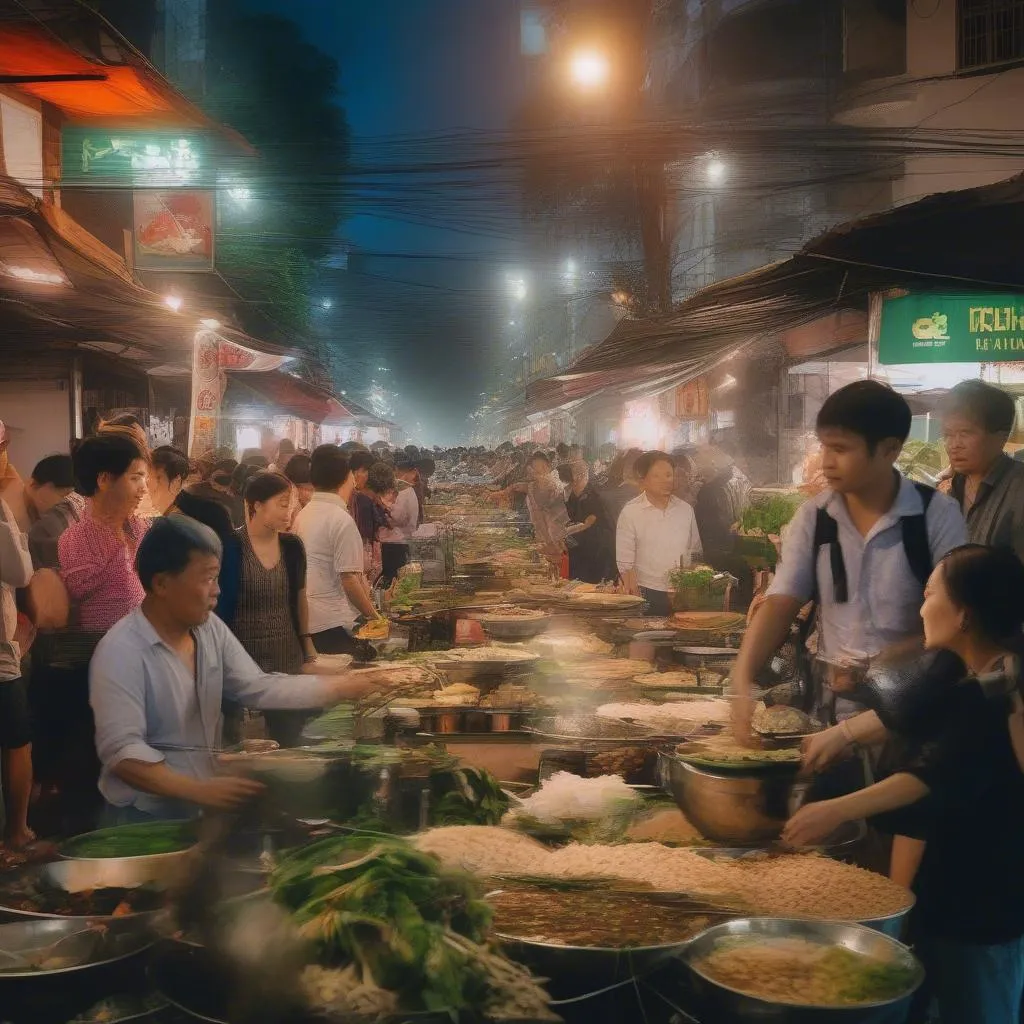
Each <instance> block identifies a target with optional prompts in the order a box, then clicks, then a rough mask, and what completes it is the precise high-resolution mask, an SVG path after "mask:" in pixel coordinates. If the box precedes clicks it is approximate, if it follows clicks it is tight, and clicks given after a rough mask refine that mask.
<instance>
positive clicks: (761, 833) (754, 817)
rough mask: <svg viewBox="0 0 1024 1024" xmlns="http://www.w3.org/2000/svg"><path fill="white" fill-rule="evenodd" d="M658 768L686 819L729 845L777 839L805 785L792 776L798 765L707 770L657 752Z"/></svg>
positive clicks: (665, 784)
mask: <svg viewBox="0 0 1024 1024" xmlns="http://www.w3.org/2000/svg"><path fill="white" fill-rule="evenodd" d="M658 767H659V774H660V776H661V780H662V786H663V787H664V788H665V789H666V790H667V791H668V792H669V793H671V794H672V796H673V798H674V799H675V802H676V803H677V804H678V806H679V809H680V810H681V811H682V812H683V814H685V815H686V817H687V818H688V819H689V821H690V822H691V824H693V825H694V827H695V828H697V829H699V830H700V833H701V835H702V836H704V837H705V838H706V839H711V840H712V841H713V842H716V843H723V844H725V845H729V846H758V845H763V844H764V843H769V842H772V841H774V840H776V839H778V838H779V836H780V835H782V829H783V827H784V826H785V824H786V822H787V821H788V820H789V818H790V817H791V816H792V815H793V813H794V812H795V811H796V810H797V809H798V808H799V807H800V805H801V804H802V803H803V801H804V798H805V797H806V795H807V790H808V788H809V786H810V783H809V782H807V781H805V780H803V779H798V778H797V771H798V770H799V765H772V766H770V767H768V768H756V769H751V770H750V771H749V772H744V771H729V772H712V771H708V770H707V769H705V768H697V767H695V766H694V765H692V764H687V763H686V762H685V761H682V760H680V759H679V758H678V757H675V756H674V755H672V754H666V753H664V752H663V753H661V754H660V755H659V765H658Z"/></svg>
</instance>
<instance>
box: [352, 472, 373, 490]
mask: <svg viewBox="0 0 1024 1024" xmlns="http://www.w3.org/2000/svg"><path fill="white" fill-rule="evenodd" d="M352 475H353V476H354V477H355V478H356V490H357V491H361V490H362V489H363V488H364V487H365V486H366V481H367V480H368V479H369V477H370V471H369V469H356V470H353V472H352Z"/></svg>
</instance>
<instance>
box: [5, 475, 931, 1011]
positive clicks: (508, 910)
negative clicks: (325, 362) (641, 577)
mask: <svg viewBox="0 0 1024 1024" xmlns="http://www.w3.org/2000/svg"><path fill="white" fill-rule="evenodd" d="M436 493H437V495H438V497H437V498H435V502H436V503H435V504H433V505H428V507H427V518H428V523H432V524H433V525H436V527H437V528H436V530H434V531H428V532H429V533H430V536H431V544H433V545H435V555H436V559H435V560H437V561H439V562H440V563H442V565H443V578H442V579H441V580H439V581H435V582H430V581H428V580H427V579H425V578H424V575H423V574H422V572H421V571H419V569H418V566H417V565H416V564H415V563H414V564H413V565H411V566H410V567H409V568H408V569H407V571H406V572H405V574H404V575H403V576H402V577H401V578H400V579H399V580H398V582H397V583H396V584H395V586H394V587H393V589H392V590H391V591H390V592H389V593H388V594H387V614H388V618H389V620H390V628H389V630H388V635H387V636H386V637H385V636H384V635H383V634H381V635H378V636H377V637H376V638H375V639H374V640H373V645H374V647H375V648H376V650H377V655H378V656H377V660H376V662H375V665H376V667H378V668H379V667H381V666H385V667H386V668H387V670H388V671H389V672H391V673H394V677H393V682H394V686H393V688H392V689H391V690H389V691H388V692H387V693H384V694H377V695H374V696H371V697H369V698H367V699H366V700H365V701H364V702H363V703H362V704H361V705H359V706H347V705H342V706H339V707H336V708H334V709H332V710H330V711H328V712H325V713H324V714H322V715H321V716H319V717H318V718H317V719H315V720H313V721H312V722H310V723H309V724H308V725H307V726H306V728H305V732H304V745H303V746H302V747H300V748H297V749H293V750H271V751H268V750H265V749H263V748H256V749H249V750H242V751H238V752H233V753H231V754H229V755H227V756H226V763H227V764H230V765H231V766H232V769H233V770H244V771H248V772H252V773H254V774H256V776H257V777H258V778H260V779H261V780H262V781H264V782H265V783H266V796H265V798H264V799H263V801H262V802H261V803H260V805H258V806H254V807H252V808H249V809H248V810H247V811H246V812H245V813H244V814H241V815H239V816H233V817H232V818H230V819H220V818H218V817H211V818H208V819H204V820H203V821H202V822H199V823H192V822H185V823H156V824H147V825H137V826H127V827H123V828H119V829H113V830H105V831H103V832H100V833H96V834H93V835H89V836H85V837H77V838H75V839H72V840H70V841H67V842H65V843H64V844H63V845H62V846H61V847H59V848H58V850H56V851H55V857H56V859H55V860H53V861H52V862H51V863H49V864H45V865H32V864H30V865H23V866H21V867H19V868H16V869H14V870H12V871H9V872H6V873H5V874H4V875H3V876H0V915H2V917H3V919H4V920H5V921H6V923H0V957H2V958H3V959H0V990H2V994H0V1006H2V1007H3V1018H4V1019H5V1020H11V1021H12V1022H14V1024H21V1021H32V1022H33V1024H36V1022H38V1021H42V1020H54V1021H57V1020H59V1021H62V1022H64V1021H75V1022H76V1024H87V1022H88V1024H93V1022H95V1024H99V1022H100V1021H101V1020H102V1021H104V1022H108V1024H109V1022H112V1021H119V1020H128V1019H139V1020H142V1019H145V1020H150V1021H154V1022H160V1021H164V1022H167V1024H171V1022H173V1024H180V1022H183V1021H193V1020H204V1021H225V1022H230V1024H248V1022H249V1021H256V1020H259V1021H276V1020H280V1021H288V1022H292V1021H305V1020H310V1021H314V1020H315V1021H320V1022H334V1021H336V1022H339V1024H340V1022H345V1024H348V1022H349V1021H354V1020H383V1021H396V1022H397V1021H399V1020H417V1021H419V1020H424V1021H432V1020H434V1019H437V1020H442V1019H444V1020H450V1019H471V1018H472V1019H484V1020H499V1021H500V1020H516V1021H553V1020H559V1019H561V1020H564V1021H567V1022H574V1021H600V1020H609V1021H612V1020H626V1019H641V1015H643V1017H645V1018H646V1019H649V1020H652V1021H666V1022H667V1021H669V1020H673V1019H674V1020H678V1021H697V1022H698V1024H712V1022H714V1024H727V1022H730V1021H734V1020H735V1021H745V1020H751V1019H757V1020H790V1019H793V1020H821V1021H827V1020H831V1019H832V1016H833V1014H839V1015H840V1016H841V1019H842V1020H845V1021H851V1020H856V1021H872V1020H876V1019H877V1020H882V1019H883V1018H882V1017H881V1016H878V1015H877V1014H879V1013H880V1012H881V1011H882V1010H885V1011H886V1012H889V1013H893V1012H895V1013H896V1014H897V1016H896V1017H891V1016H890V1017H886V1018H884V1019H886V1020H894V1019H899V1016H898V1014H899V1012H900V1008H901V1007H905V1006H906V1005H907V1004H908V1002H909V999H910V996H911V994H912V993H913V991H914V989H915V988H916V987H917V985H918V984H919V983H920V980H921V977H920V976H921V970H920V967H919V966H918V964H917V963H916V961H915V960H914V958H913V956H912V955H911V953H910V952H909V951H908V950H907V948H906V947H905V946H903V945H901V944H900V943H899V941H898V937H899V935H900V933H901V928H902V925H903V923H904V922H905V919H906V916H907V914H908V912H909V910H910V908H911V906H912V904H913V897H912V895H911V894H910V893H909V892H908V891H906V890H904V889H902V888H901V887H900V886H898V885H895V884H894V883H892V882H890V881H889V880H888V879H886V878H884V877H883V876H881V875H879V874H875V873H873V872H871V871H868V870H865V869H864V868H863V867H860V866H857V865H856V864H854V863H851V861H853V860H854V859H855V853H854V849H855V845H856V840H857V838H858V836H857V835H853V836H850V835H842V836H835V837H833V838H832V839H830V840H829V841H828V843H827V844H826V845H825V846H824V847H823V848H822V849H820V850H816V851H812V852H799V853H797V852H778V851H776V850H774V849H773V848H772V845H773V843H774V842H775V841H776V840H777V839H778V836H779V833H780V830H781V827H782V824H783V822H784V820H785V818H786V816H787V814H788V813H789V811H790V810H791V809H792V808H793V807H794V806H796V804H797V803H798V802H799V800H800V798H801V796H802V789H801V787H802V785H803V783H802V782H801V781H800V780H799V779H798V777H797V768H798V761H799V753H798V751H797V749H796V746H797V744H798V742H799V734H800V733H801V732H802V731H803V730H805V728H806V723H804V722H803V721H799V720H798V721H791V720H789V719H786V718H785V717H779V715H778V714H773V713H770V712H768V711H762V712H761V713H760V714H759V716H758V717H757V720H756V722H755V727H756V728H758V729H760V730H761V731H762V733H763V735H764V738H765V744H764V747H765V749H762V750H759V751H750V750H747V749H746V748H739V747H737V746H736V745H735V744H733V743H732V742H731V741H730V740H729V738H728V735H727V724H728V722H729V717H730V709H729V701H728V673H729V671H730V666H731V662H732V658H733V657H734V654H735V649H736V645H737V644H738V640H739V637H740V635H741V634H742V630H743V622H744V620H743V617H742V616H737V615H735V614H733V613H729V612H723V611H720V610H719V611H704V610H699V611H681V612H677V613H675V614H673V615H672V616H671V617H668V618H665V619H651V618H650V617H647V616H646V615H645V614H644V608H643V604H642V600H640V599H635V598H631V597H629V596H627V595H623V594H621V593H618V592H616V591H615V590H613V589H612V588H609V587H595V586H586V585H580V584H573V583H571V582H566V581H555V580H553V579H551V577H550V574H549V573H548V571H547V570H546V569H545V567H544V563H543V561H542V560H541V559H540V558H539V557H538V555H537V553H536V551H535V550H534V546H533V543H532V541H531V540H530V538H529V537H525V536H523V531H522V530H521V524H520V523H519V522H518V521H517V520H516V518H515V517H514V516H513V515H512V514H511V513H508V512H504V511H502V510H499V509H497V508H496V507H495V506H494V504H493V502H491V501H490V499H489V497H488V495H487V493H486V491H485V490H484V489H483V488H481V487H480V486H478V485H462V486H461V487H460V488H459V489H458V490H444V489H440V490H439V491H437V492H436ZM442 495H443V504H442V502H441V500H440V499H441V496H442ZM766 966H767V967H768V968H771V969H769V970H765V967H766ZM542 979H543V980H542ZM766 979H768V980H766ZM780 979H789V981H788V982H787V981H784V980H780ZM57 980H60V986H56V985H55V982H56V981H57ZM58 987H60V989H61V991H62V992H63V993H64V998H63V1002H61V1001H60V1000H58V1002H59V1003H60V1007H59V1008H58V1007H57V1006H56V1005H55V1004H54V1003H53V1000H54V992H55V990H56V988H58ZM42 990H47V991H48V995H47V996H46V997H45V998H44V997H43V996H42V995H40V992H41V991H42ZM47 1000H49V1002H48V1001H47ZM40 1005H43V1006H44V1008H45V1010H46V1012H44V1013H40V1011H39V1007H40ZM801 1014H803V1016H801Z"/></svg>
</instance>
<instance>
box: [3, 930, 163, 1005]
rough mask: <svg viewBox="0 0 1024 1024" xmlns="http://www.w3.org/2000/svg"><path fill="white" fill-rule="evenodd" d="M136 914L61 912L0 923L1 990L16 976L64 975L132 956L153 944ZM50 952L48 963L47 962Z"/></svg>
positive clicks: (43, 976)
mask: <svg viewBox="0 0 1024 1024" xmlns="http://www.w3.org/2000/svg"><path fill="white" fill-rule="evenodd" d="M153 941H154V939H153V936H152V934H151V933H150V932H149V930H148V929H147V928H146V926H145V925H144V923H142V922H140V921H139V920H138V918H137V917H136V918H96V919H93V918H81V917H77V918H63V919H61V920H56V919H52V918H51V919H48V920H33V921H16V922H14V923H11V924H0V990H2V987H3V986H4V985H5V984H6V983H8V982H14V981H15V980H16V979H20V980H22V981H38V980H39V979H45V978H54V977H55V976H58V975H59V976H60V977H61V978H62V979H63V978H64V977H65V976H67V975H70V974H77V973H79V972H81V971H87V970H91V969H98V968H101V967H105V966H107V965H109V964H113V963H117V962H118V961H121V960H125V959H127V958H128V957H131V956H135V955H136V954H137V953H141V952H142V951H143V950H145V949H148V948H149V947H150V946H151V945H153ZM51 958H52V964H49V963H47V961H48V960H50V959H51ZM50 983H51V984H52V983H53V982H52V981H51V982H50Z"/></svg>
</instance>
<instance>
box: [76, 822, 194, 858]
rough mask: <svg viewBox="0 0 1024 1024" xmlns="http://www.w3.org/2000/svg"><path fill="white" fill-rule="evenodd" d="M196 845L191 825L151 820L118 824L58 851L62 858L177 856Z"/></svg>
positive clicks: (86, 836)
mask: <svg viewBox="0 0 1024 1024" xmlns="http://www.w3.org/2000/svg"><path fill="white" fill-rule="evenodd" d="M195 842H196V834H195V826H194V824H193V823H192V822H183V821H152V822H141V823H139V824H136V825H118V826H115V827H113V828H105V829H100V831H98V832H91V833H89V834H87V835H84V836H78V837H77V838H73V839H69V840H68V841H67V842H66V843H64V845H63V846H62V848H61V852H62V853H63V854H64V856H66V857H81V858H93V857H96V858H106V857H151V856H153V855H155V854H158V853H178V852H179V851H181V850H187V849H188V848H189V847H190V846H192V845H194V844H195Z"/></svg>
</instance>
